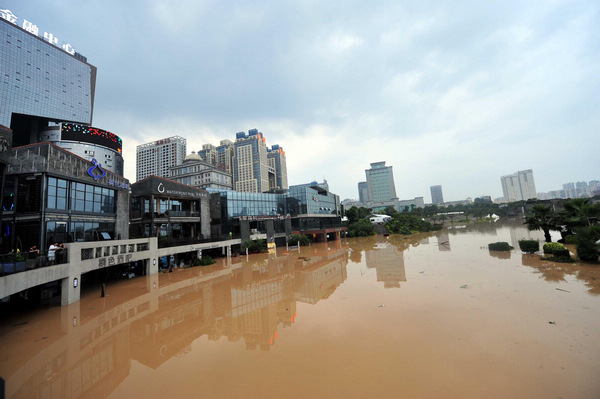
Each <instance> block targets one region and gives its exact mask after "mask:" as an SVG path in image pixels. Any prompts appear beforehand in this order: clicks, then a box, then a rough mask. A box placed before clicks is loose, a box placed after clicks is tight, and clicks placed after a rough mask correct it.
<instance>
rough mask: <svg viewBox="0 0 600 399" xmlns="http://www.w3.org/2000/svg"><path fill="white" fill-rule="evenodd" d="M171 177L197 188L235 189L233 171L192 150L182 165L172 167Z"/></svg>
mask: <svg viewBox="0 0 600 399" xmlns="http://www.w3.org/2000/svg"><path fill="white" fill-rule="evenodd" d="M170 176H171V177H170V179H171V180H174V181H176V182H178V183H182V184H187V185H188V186H193V187H197V188H214V189H220V190H231V189H233V176H232V175H231V173H229V172H227V171H225V170H223V169H221V168H219V167H218V166H217V165H213V164H210V163H208V162H206V161H204V160H203V159H202V158H201V157H200V156H199V155H198V154H196V153H195V152H194V151H192V153H191V154H189V155H188V156H186V157H185V158H184V159H183V163H182V164H181V165H175V166H172V167H171V173H170Z"/></svg>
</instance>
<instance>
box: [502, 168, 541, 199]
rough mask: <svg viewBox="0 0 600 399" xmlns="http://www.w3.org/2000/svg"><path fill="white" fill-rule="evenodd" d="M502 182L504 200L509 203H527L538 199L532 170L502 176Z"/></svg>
mask: <svg viewBox="0 0 600 399" xmlns="http://www.w3.org/2000/svg"><path fill="white" fill-rule="evenodd" d="M500 181H501V182H502V192H503V194H504V200H505V201H507V202H513V201H525V200H528V199H530V198H536V197H537V194H536V191H535V182H534V181H533V171H532V170H531V169H527V170H520V171H518V172H516V173H513V174H512V175H506V176H502V177H501V178H500Z"/></svg>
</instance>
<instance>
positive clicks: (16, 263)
mask: <svg viewBox="0 0 600 399" xmlns="http://www.w3.org/2000/svg"><path fill="white" fill-rule="evenodd" d="M68 251H69V250H68V249H63V250H58V251H56V252H55V254H54V257H53V258H52V257H50V258H49V257H48V252H47V251H43V252H40V253H39V254H30V253H29V252H19V253H14V252H13V253H9V254H4V255H0V276H6V275H7V274H14V273H22V272H26V271H28V270H33V269H39V268H42V267H48V266H54V265H60V264H63V263H68V261H69V252H68Z"/></svg>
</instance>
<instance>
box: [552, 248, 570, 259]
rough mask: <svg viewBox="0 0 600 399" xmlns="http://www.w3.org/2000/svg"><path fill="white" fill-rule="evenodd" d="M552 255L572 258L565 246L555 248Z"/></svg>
mask: <svg viewBox="0 0 600 399" xmlns="http://www.w3.org/2000/svg"><path fill="white" fill-rule="evenodd" d="M552 255H554V257H555V258H569V259H570V258H571V253H570V252H569V250H568V249H567V248H565V247H563V248H562V249H555V250H554V252H553V253H552Z"/></svg>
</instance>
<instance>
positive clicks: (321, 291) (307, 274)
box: [294, 258, 348, 304]
mask: <svg viewBox="0 0 600 399" xmlns="http://www.w3.org/2000/svg"><path fill="white" fill-rule="evenodd" d="M346 263H347V260H346V259H345V258H341V259H337V260H334V261H331V262H329V263H327V264H326V265H325V266H320V265H319V264H316V265H314V264H308V265H302V266H301V267H302V269H300V270H298V269H297V270H296V279H295V280H294V288H295V289H294V292H295V296H294V298H295V299H296V300H297V301H300V302H304V303H310V304H315V303H317V302H319V300H321V299H327V298H329V296H330V295H331V294H332V293H333V292H334V291H335V289H336V288H337V287H338V286H339V285H340V284H342V283H343V282H344V281H345V280H346V278H347V277H348V274H347V272H346Z"/></svg>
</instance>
